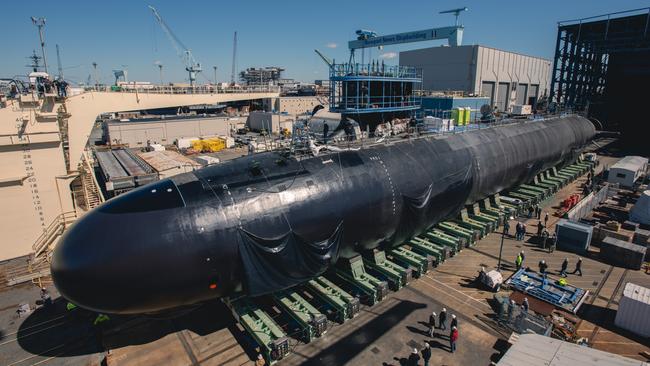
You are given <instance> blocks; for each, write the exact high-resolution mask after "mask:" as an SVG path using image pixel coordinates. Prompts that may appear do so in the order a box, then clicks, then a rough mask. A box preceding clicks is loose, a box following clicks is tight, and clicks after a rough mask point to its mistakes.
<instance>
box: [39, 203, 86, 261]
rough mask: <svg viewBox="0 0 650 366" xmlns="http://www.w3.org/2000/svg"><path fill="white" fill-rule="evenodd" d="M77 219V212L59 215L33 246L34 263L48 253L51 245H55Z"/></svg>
mask: <svg viewBox="0 0 650 366" xmlns="http://www.w3.org/2000/svg"><path fill="white" fill-rule="evenodd" d="M76 219H77V213H76V212H75V211H67V212H63V213H61V214H59V215H57V216H56V217H55V218H54V220H52V222H51V223H50V225H49V226H48V227H47V228H45V231H43V233H42V234H41V235H40V236H39V237H38V238H37V239H36V241H35V242H34V244H33V245H32V250H33V251H34V254H33V262H34V263H35V262H38V261H39V260H41V259H42V258H43V257H44V254H46V253H47V251H48V249H49V248H50V245H51V244H53V243H54V242H55V241H56V240H57V239H58V238H59V237H60V236H61V235H62V234H63V231H64V230H65V229H66V228H67V227H68V226H69V225H70V224H72V223H73V222H74V221H75V220H76Z"/></svg>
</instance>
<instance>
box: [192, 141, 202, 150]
mask: <svg viewBox="0 0 650 366" xmlns="http://www.w3.org/2000/svg"><path fill="white" fill-rule="evenodd" d="M190 144H191V145H192V149H193V150H195V151H203V140H192V141H190Z"/></svg>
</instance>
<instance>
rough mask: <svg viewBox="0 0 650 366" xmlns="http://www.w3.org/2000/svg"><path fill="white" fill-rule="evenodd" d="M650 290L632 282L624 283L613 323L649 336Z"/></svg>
mask: <svg viewBox="0 0 650 366" xmlns="http://www.w3.org/2000/svg"><path fill="white" fill-rule="evenodd" d="M648 294H650V291H649V290H648V289H647V288H645V287H641V286H638V285H635V284H633V283H628V284H626V285H625V290H624V291H623V296H621V300H620V301H619V303H618V311H617V312H616V319H615V320H614V324H616V326H618V327H621V328H623V329H626V330H629V331H630V332H632V333H635V334H638V335H640V336H643V337H650V297H649V295H648Z"/></svg>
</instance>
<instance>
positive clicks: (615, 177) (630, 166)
mask: <svg viewBox="0 0 650 366" xmlns="http://www.w3.org/2000/svg"><path fill="white" fill-rule="evenodd" d="M647 168H648V159H646V158H644V157H641V156H626V157H624V158H623V159H621V160H619V161H618V162H616V164H614V165H612V166H611V167H610V168H609V175H608V176H607V181H608V182H609V183H618V184H620V185H621V186H623V187H632V186H634V183H635V182H636V181H637V180H638V179H639V177H641V176H642V175H644V174H645V173H646V170H647Z"/></svg>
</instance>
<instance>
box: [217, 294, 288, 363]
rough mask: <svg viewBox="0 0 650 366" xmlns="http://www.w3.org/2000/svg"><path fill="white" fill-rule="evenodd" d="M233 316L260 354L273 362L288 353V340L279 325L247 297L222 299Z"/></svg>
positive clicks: (269, 361)
mask: <svg viewBox="0 0 650 366" xmlns="http://www.w3.org/2000/svg"><path fill="white" fill-rule="evenodd" d="M224 302H225V303H226V305H228V306H229V307H230V309H231V311H232V312H233V316H234V317H235V319H237V321H238V322H239V323H240V324H241V325H242V327H244V329H246V331H247V332H248V334H249V335H250V336H251V337H252V338H253V339H254V340H255V342H257V344H258V345H259V346H260V350H261V354H262V355H263V356H264V358H265V359H266V361H267V362H268V363H269V364H274V363H275V362H277V361H278V360H281V359H283V358H284V357H285V356H287V355H288V354H289V340H288V338H287V336H286V334H285V333H284V331H283V330H282V328H280V326H279V325H277V324H276V323H275V321H273V319H272V318H271V317H270V316H269V315H268V314H266V312H264V311H263V310H261V309H259V308H258V307H257V305H255V304H254V303H253V302H252V301H250V300H248V299H239V300H236V301H233V302H230V301H229V300H227V299H226V300H224Z"/></svg>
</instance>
